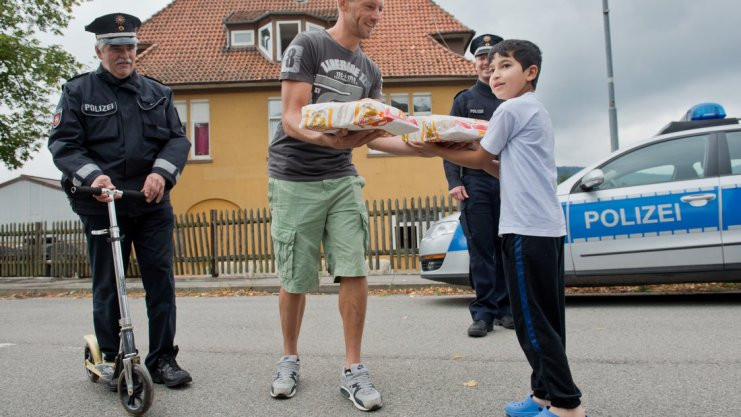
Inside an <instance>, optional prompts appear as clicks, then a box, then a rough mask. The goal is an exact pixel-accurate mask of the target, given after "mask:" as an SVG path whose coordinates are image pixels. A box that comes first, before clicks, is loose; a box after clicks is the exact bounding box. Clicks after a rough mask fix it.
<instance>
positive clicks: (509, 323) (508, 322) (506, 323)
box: [494, 316, 515, 330]
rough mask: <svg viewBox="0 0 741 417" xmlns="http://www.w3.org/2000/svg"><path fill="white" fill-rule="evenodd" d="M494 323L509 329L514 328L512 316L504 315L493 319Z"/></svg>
mask: <svg viewBox="0 0 741 417" xmlns="http://www.w3.org/2000/svg"><path fill="white" fill-rule="evenodd" d="M494 324H496V325H497V326H502V327H504V328H505V329H510V330H511V329H514V328H515V319H513V318H512V316H504V317H501V318H498V319H494Z"/></svg>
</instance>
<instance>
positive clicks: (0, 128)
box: [0, 0, 81, 169]
mask: <svg viewBox="0 0 741 417" xmlns="http://www.w3.org/2000/svg"><path fill="white" fill-rule="evenodd" d="M80 2H81V0H44V1H39V0H0V161H2V162H3V164H5V166H7V167H8V168H10V169H16V168H20V167H21V166H22V165H23V163H24V162H25V161H27V160H28V159H29V158H30V157H31V155H32V154H33V153H34V152H35V151H37V150H38V149H39V147H40V146H41V144H42V140H43V139H44V138H45V137H46V136H47V134H48V133H49V128H50V127H51V113H52V109H53V104H52V103H50V102H49V96H50V95H51V94H52V93H54V92H58V91H59V86H60V81H62V80H66V79H67V78H69V77H71V76H73V75H74V74H75V73H76V72H78V71H80V69H81V66H80V64H79V63H78V62H77V60H76V59H75V58H74V57H73V56H72V55H71V54H70V53H68V52H66V51H64V50H62V49H61V47H60V46H58V45H51V46H42V45H41V43H40V42H39V40H38V39H36V36H35V35H36V33H38V32H46V33H53V34H56V35H61V34H62V29H63V28H65V27H66V26H67V24H68V23H69V20H70V13H71V12H72V7H73V6H76V5H78V4H80Z"/></svg>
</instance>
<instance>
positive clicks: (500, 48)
mask: <svg viewBox="0 0 741 417" xmlns="http://www.w3.org/2000/svg"><path fill="white" fill-rule="evenodd" d="M495 54H499V55H500V56H506V57H510V58H513V59H514V60H515V61H517V62H519V63H520V65H521V66H522V69H523V70H524V69H527V68H530V66H532V65H535V66H536V67H537V68H538V75H536V76H535V79H533V81H532V84H533V88H535V86H536V85H537V84H538V78H539V77H540V69H541V63H542V62H543V55H542V53H541V52H540V48H538V45H536V44H534V43H532V42H530V41H525V40H521V39H506V40H503V41H501V42H499V43H497V44H496V45H494V46H492V47H491V50H490V51H489V57H488V59H489V62H490V63H491V61H492V60H493V59H494V55H495Z"/></svg>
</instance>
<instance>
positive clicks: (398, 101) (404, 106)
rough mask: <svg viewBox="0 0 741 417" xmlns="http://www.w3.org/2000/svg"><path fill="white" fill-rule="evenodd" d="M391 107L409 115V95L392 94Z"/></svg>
mask: <svg viewBox="0 0 741 417" xmlns="http://www.w3.org/2000/svg"><path fill="white" fill-rule="evenodd" d="M391 106H392V107H396V108H397V109H399V110H401V111H403V112H404V113H409V94H391Z"/></svg>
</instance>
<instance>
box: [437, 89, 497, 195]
mask: <svg viewBox="0 0 741 417" xmlns="http://www.w3.org/2000/svg"><path fill="white" fill-rule="evenodd" d="M502 103H504V100H501V99H498V98H497V96H495V95H494V93H492V92H491V87H489V84H487V83H484V82H482V81H481V80H476V84H474V85H473V86H472V87H471V88H469V89H467V90H463V91H461V92H460V93H458V94H457V95H456V96H455V99H453V106H452V108H451V109H450V115H451V116H459V117H468V118H471V119H481V120H486V121H488V120H489V119H491V116H492V115H493V114H494V110H496V109H497V107H499V105H500V104H502ZM443 167H444V168H445V178H447V180H448V190H452V189H453V188H455V187H458V186H460V185H463V183H462V182H461V177H462V175H463V174H462V172H463V167H461V166H460V165H456V164H454V163H452V162H449V161H443ZM466 170H467V171H468V172H470V173H472V172H473V171H476V174H478V175H488V174H486V173H485V172H484V171H481V170H469V169H468V168H466Z"/></svg>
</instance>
